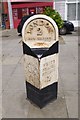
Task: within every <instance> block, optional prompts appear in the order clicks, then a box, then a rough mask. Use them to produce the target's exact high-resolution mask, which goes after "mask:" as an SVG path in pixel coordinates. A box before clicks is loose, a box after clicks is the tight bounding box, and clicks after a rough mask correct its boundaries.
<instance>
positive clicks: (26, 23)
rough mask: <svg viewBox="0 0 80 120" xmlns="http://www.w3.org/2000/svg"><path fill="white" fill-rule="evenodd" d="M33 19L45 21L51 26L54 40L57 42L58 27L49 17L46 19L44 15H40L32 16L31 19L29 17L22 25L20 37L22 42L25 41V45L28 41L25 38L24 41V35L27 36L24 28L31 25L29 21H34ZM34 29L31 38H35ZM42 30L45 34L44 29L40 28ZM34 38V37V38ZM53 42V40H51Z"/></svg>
mask: <svg viewBox="0 0 80 120" xmlns="http://www.w3.org/2000/svg"><path fill="white" fill-rule="evenodd" d="M35 19H43V20H44V21H45V22H46V21H49V24H50V26H51V24H52V25H53V29H55V35H56V36H55V40H56V41H57V40H58V27H57V25H56V23H55V21H54V20H53V19H52V18H50V17H48V16H46V15H42V14H40V15H34V16H32V17H30V18H29V19H28V20H27V21H26V22H25V23H24V26H23V29H22V37H23V41H24V42H25V41H26V43H27V41H28V39H27V38H26V40H25V34H27V33H26V29H27V28H26V26H28V24H30V23H31V21H35ZM33 29H34V31H33V34H32V35H31V36H35V35H36V33H35V28H33ZM42 29H43V32H44V34H46V31H45V30H44V27H43V28H42ZM46 36H47V34H46ZM26 37H27V36H26ZM35 37H36V36H35ZM53 39H54V37H53ZM53 41H54V40H53Z"/></svg>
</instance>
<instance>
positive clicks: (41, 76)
mask: <svg viewBox="0 0 80 120" xmlns="http://www.w3.org/2000/svg"><path fill="white" fill-rule="evenodd" d="M24 67H25V77H26V81H27V82H29V83H30V84H32V85H33V86H35V87H36V88H39V89H42V88H44V87H47V86H49V85H51V84H52V83H54V82H58V54H54V55H50V56H47V57H44V58H42V59H41V60H40V61H39V60H38V59H37V58H34V57H32V56H29V55H24Z"/></svg>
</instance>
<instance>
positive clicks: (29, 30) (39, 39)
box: [24, 18, 56, 48]
mask: <svg viewBox="0 0 80 120" xmlns="http://www.w3.org/2000/svg"><path fill="white" fill-rule="evenodd" d="M24 32H25V33H24V42H25V43H26V44H27V45H29V46H30V47H31V48H34V47H36V48H37V47H38V48H39V47H40V48H41V47H50V46H51V45H52V44H53V43H54V42H55V41H56V36H55V28H54V27H53V25H52V24H51V23H50V22H49V21H48V20H46V19H38V18H37V19H34V20H32V21H30V22H29V23H28V25H27V26H26V27H25V31H24Z"/></svg>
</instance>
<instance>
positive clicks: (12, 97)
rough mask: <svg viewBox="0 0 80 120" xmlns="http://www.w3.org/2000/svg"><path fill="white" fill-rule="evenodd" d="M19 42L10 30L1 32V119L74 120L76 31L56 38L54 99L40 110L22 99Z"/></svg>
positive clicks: (76, 67) (21, 58) (21, 54)
mask: <svg viewBox="0 0 80 120" xmlns="http://www.w3.org/2000/svg"><path fill="white" fill-rule="evenodd" d="M0 36H1V31H0ZM21 40H22V37H21V36H18V34H17V31H16V30H14V29H13V30H3V31H2V41H1V40H0V46H1V45H2V48H1V49H0V50H2V59H0V60H1V61H0V67H2V73H1V72H0V74H1V75H2V78H0V83H1V82H2V89H0V104H1V102H2V107H1V106H0V116H1V115H2V117H3V118H78V36H77V31H75V32H73V34H68V35H65V36H61V37H60V39H59V41H60V44H59V80H58V84H59V85H58V98H57V100H55V101H51V102H50V103H49V104H47V105H46V106H45V107H44V108H43V109H40V108H38V107H37V106H36V105H34V104H33V103H31V102H30V101H29V100H28V99H27V96H26V86H25V74H24V65H23V49H22V42H21ZM0 58H1V55H0ZM1 75H0V76H1ZM1 79H2V81H1ZM0 88H1V84H0ZM1 98H2V99H1ZM1 111H2V114H1Z"/></svg>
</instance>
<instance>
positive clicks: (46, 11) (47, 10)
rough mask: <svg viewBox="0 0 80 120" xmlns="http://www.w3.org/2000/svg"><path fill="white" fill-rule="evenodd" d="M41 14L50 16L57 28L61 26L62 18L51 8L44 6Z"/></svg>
mask: <svg viewBox="0 0 80 120" xmlns="http://www.w3.org/2000/svg"><path fill="white" fill-rule="evenodd" d="M43 14H45V15H47V16H49V17H51V18H52V19H53V20H54V21H55V22H56V24H57V26H58V28H61V27H62V26H63V20H62V18H61V16H60V14H59V13H58V12H57V11H56V10H54V9H53V8H51V7H45V9H44V13H43Z"/></svg>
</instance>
